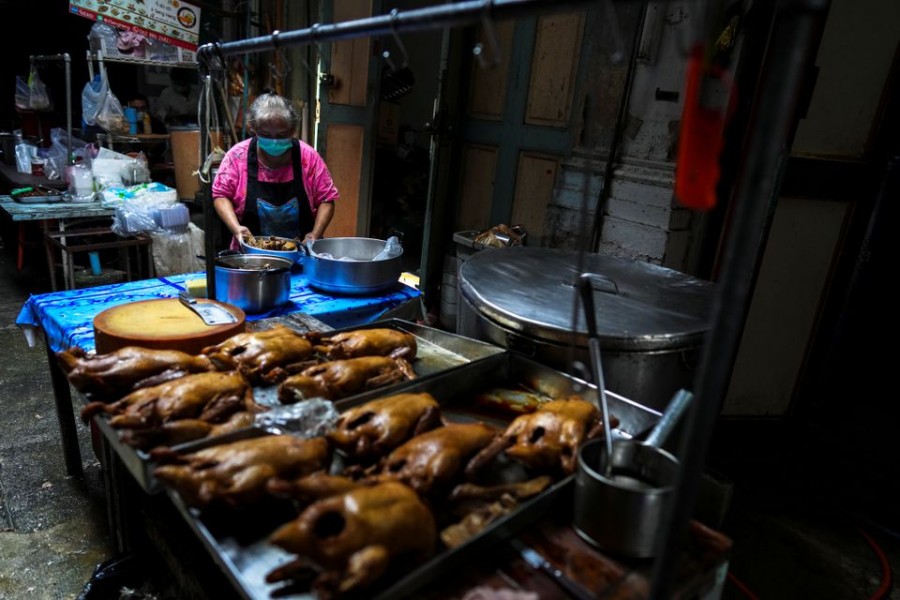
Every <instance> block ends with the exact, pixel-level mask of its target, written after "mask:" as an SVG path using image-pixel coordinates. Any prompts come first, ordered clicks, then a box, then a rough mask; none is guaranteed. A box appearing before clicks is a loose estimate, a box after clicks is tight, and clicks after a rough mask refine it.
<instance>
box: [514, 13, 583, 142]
mask: <svg viewBox="0 0 900 600" xmlns="http://www.w3.org/2000/svg"><path fill="white" fill-rule="evenodd" d="M583 24H584V15H583V14H582V13H573V14H566V15H557V16H551V17H543V18H542V19H540V20H539V21H538V30H537V39H536V41H535V47H534V59H533V61H532V68H531V85H530V86H529V89H528V105H527V108H526V111H525V122H526V123H529V124H531V125H547V126H551V127H567V126H568V125H569V116H570V114H571V107H572V94H573V93H574V90H575V74H576V73H577V72H578V57H579V54H580V52H579V50H580V48H581V31H582V29H583Z"/></svg>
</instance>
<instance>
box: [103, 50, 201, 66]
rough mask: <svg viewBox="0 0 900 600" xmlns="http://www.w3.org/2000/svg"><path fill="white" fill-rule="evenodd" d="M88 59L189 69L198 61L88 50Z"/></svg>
mask: <svg viewBox="0 0 900 600" xmlns="http://www.w3.org/2000/svg"><path fill="white" fill-rule="evenodd" d="M88 60H98V61H103V62H111V63H126V64H129V65H147V66H155V67H172V68H176V67H183V68H187V69H196V68H197V62H196V61H176V62H171V61H167V60H153V59H150V58H132V57H130V56H107V55H105V54H102V55H101V54H100V53H99V52H97V53H91V52H90V51H88Z"/></svg>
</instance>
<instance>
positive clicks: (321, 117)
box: [315, 0, 380, 237]
mask: <svg viewBox="0 0 900 600" xmlns="http://www.w3.org/2000/svg"><path fill="white" fill-rule="evenodd" d="M377 5H380V1H379V0H340V1H339V2H333V1H332V0H326V1H324V2H322V14H321V22H323V23H331V22H335V23H339V22H344V21H352V20H356V19H363V18H366V17H370V16H372V14H373V11H374V10H377V9H378V6H377ZM320 57H321V58H320V61H319V85H318V93H317V96H316V138H315V145H316V148H317V149H318V150H319V152H320V153H321V154H322V156H323V158H324V159H325V162H326V163H327V165H328V169H329V170H330V171H331V176H332V177H333V179H334V182H335V185H336V186H337V188H338V192H339V193H340V199H339V200H338V202H337V204H336V206H335V214H334V220H333V221H332V223H331V225H330V226H329V227H328V232H327V235H328V237H342V236H365V235H367V234H368V229H369V214H370V211H371V196H372V168H371V167H372V155H373V148H374V134H373V132H374V123H375V100H376V99H377V97H378V95H377V90H375V92H374V93H373V92H372V90H371V89H370V88H372V86H373V85H374V86H376V87H377V77H375V73H376V71H375V69H376V67H377V62H376V61H374V60H373V59H372V40H371V38H368V37H365V38H358V39H354V40H348V41H343V42H334V43H331V44H323V45H322V47H321V48H320Z"/></svg>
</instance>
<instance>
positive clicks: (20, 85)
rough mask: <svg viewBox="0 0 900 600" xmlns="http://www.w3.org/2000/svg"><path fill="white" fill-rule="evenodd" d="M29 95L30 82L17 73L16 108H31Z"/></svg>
mask: <svg viewBox="0 0 900 600" xmlns="http://www.w3.org/2000/svg"><path fill="white" fill-rule="evenodd" d="M29 96H30V94H29V91H28V82H27V81H25V80H24V79H22V78H21V77H19V76H18V75H16V108H18V109H19V110H28V109H29V108H31V106H29V104H30V97H29Z"/></svg>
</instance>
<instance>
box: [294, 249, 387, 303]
mask: <svg viewBox="0 0 900 600" xmlns="http://www.w3.org/2000/svg"><path fill="white" fill-rule="evenodd" d="M386 243H387V242H386V241H385V240H379V239H375V238H357V237H336V238H323V239H321V240H316V241H315V242H313V243H312V250H313V254H312V255H310V254H307V255H306V256H304V257H303V258H302V259H301V261H300V262H301V264H302V265H303V274H304V275H305V276H306V278H307V280H308V281H309V285H311V286H312V287H314V288H316V289H319V290H323V291H326V292H331V293H333V294H348V295H363V294H372V293H375V292H380V291H383V290H386V289H390V288H392V287H394V286H395V285H397V280H399V279H400V273H401V265H400V257H401V256H402V255H403V253H402V252H401V253H400V254H399V255H397V256H394V257H392V258H387V259H384V260H372V259H373V258H375V257H376V256H377V255H378V254H379V253H380V252H381V251H382V250H384V247H385V244H386ZM322 255H328V256H330V257H331V258H329V257H327V256H322ZM341 259H349V260H341Z"/></svg>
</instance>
